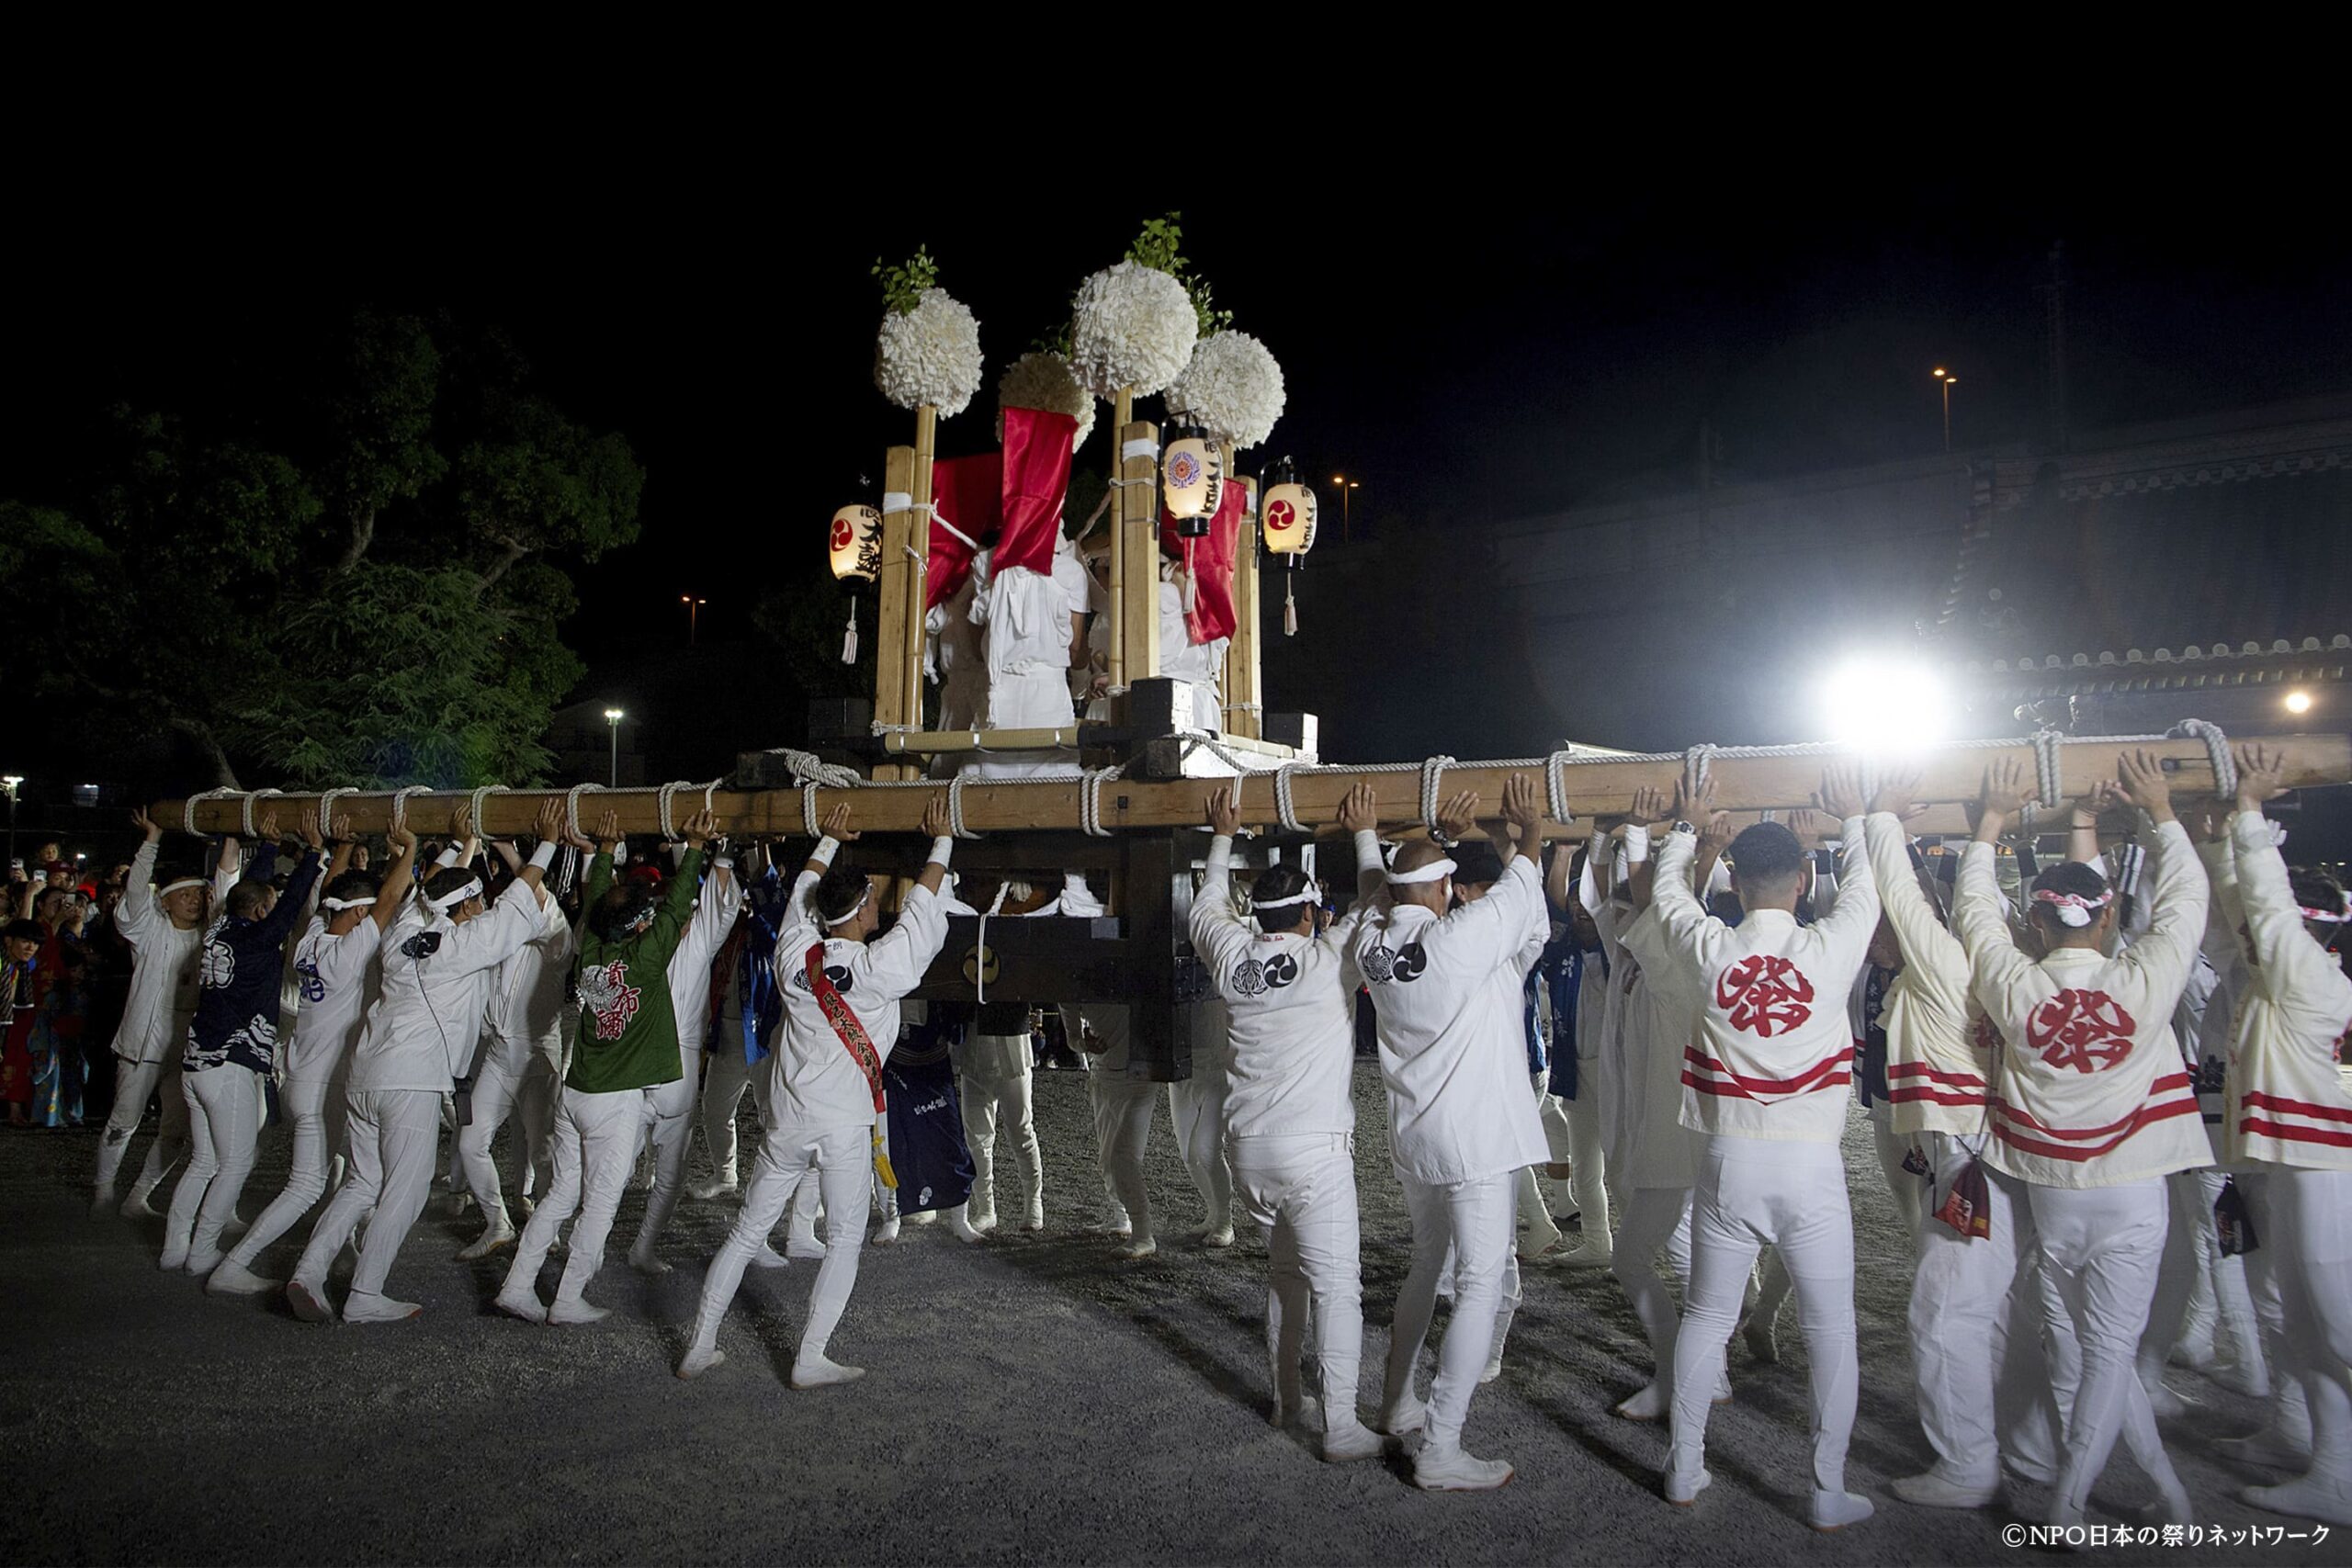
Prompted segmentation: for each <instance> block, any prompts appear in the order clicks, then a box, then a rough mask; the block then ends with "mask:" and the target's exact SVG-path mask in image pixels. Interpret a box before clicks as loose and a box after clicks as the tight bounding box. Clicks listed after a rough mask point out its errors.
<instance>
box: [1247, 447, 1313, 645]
mask: <svg viewBox="0 0 2352 1568" xmlns="http://www.w3.org/2000/svg"><path fill="white" fill-rule="evenodd" d="M1269 477H1270V478H1271V479H1272V481H1273V482H1272V484H1270V485H1268V486H1267V487H1266V495H1265V500H1264V501H1263V502H1261V504H1260V507H1259V516H1260V517H1261V519H1262V521H1263V524H1264V529H1265V536H1266V552H1267V553H1268V554H1269V555H1277V556H1280V557H1282V558H1283V636H1284V637H1296V636H1297V635H1298V599H1297V596H1296V594H1295V592H1294V591H1293V587H1292V581H1293V574H1295V572H1296V571H1297V570H1298V563H1299V561H1300V559H1301V558H1304V557H1305V556H1306V552H1307V551H1308V550H1310V549H1313V548H1314V547H1315V491H1313V490H1311V489H1309V488H1308V487H1307V486H1306V485H1303V484H1300V483H1299V482H1298V480H1297V479H1296V478H1295V475H1294V473H1293V471H1292V468H1291V461H1290V459H1289V458H1288V457H1284V458H1283V460H1282V461H1281V462H1280V463H1277V464H1276V465H1275V466H1274V471H1273V473H1272V475H1270V476H1269Z"/></svg>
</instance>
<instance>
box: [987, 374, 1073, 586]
mask: <svg viewBox="0 0 2352 1568" xmlns="http://www.w3.org/2000/svg"><path fill="white" fill-rule="evenodd" d="M1076 434H1078V421H1076V420H1074V419H1072V418H1070V416H1069V415H1068V414H1066V413H1047V412H1046V411H1044V410H1043V409H1015V408H1008V409H1006V410H1005V411H1004V532H1003V533H1002V534H1001V535H1000V536H998V538H997V542H996V555H995V557H994V558H993V559H994V567H995V570H998V571H1002V570H1004V569H1005V568H1007V567H1009V566H1025V567H1027V568H1028V569H1029V570H1031V571H1034V572H1036V573H1037V574H1039V575H1040V576H1046V575H1050V574H1051V573H1052V571H1053V570H1054V539H1055V536H1057V534H1058V533H1059V532H1060V529H1061V521H1062V499H1063V497H1065V496H1067V495H1068V494H1069V457H1070V438H1071V437H1072V436H1074V435H1076ZM966 531H967V532H969V530H968V529H967V530H966Z"/></svg>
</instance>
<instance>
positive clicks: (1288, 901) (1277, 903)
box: [1250, 882, 1323, 909]
mask: <svg viewBox="0 0 2352 1568" xmlns="http://www.w3.org/2000/svg"><path fill="white" fill-rule="evenodd" d="M1321 902H1323V889H1321V888H1320V887H1317V886H1315V884H1313V883H1312V882H1310V883H1308V884H1307V885H1306V886H1305V887H1303V888H1301V889H1299V890H1298V891H1297V892H1295V893H1294V894H1292V895H1291V896H1290V897H1287V898H1253V899H1251V900H1250V908H1252V909H1287V908H1290V907H1291V906H1292V905H1294V904H1320V903H1321Z"/></svg>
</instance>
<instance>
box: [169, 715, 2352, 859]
mask: <svg viewBox="0 0 2352 1568" xmlns="http://www.w3.org/2000/svg"><path fill="white" fill-rule="evenodd" d="M2253 739H2259V740H2260V741H2261V742H2262V743H2263V744H2265V745H2267V746H2269V747H2272V748H2274V749H2275V750H2278V752H2279V753H2280V754H2281V755H2282V756H2284V757H2285V758H2286V760H2287V784H2288V785H2289V787H2290V788H2296V789H2302V788H2309V787H2312V786H2314V785H2321V784H2345V783H2347V782H2352V738H2346V737H2345V736H2342V735H2277V736H2260V737H2255V738H2253ZM2143 748H2144V749H2145V750H2150V751H2153V752H2154V753H2155V754H2157V755H2158V756H2160V757H2163V758H2164V759H2165V761H2166V764H2167V766H2168V767H2169V768H2170V770H2171V771H2172V773H2173V775H2174V787H2175V789H2177V791H2179V792H2180V793H2181V794H2182V795H2188V796H2196V795H2211V793H2212V792H2213V773H2212V768H2211V763H2210V762H2209V761H2207V758H2206V752H2205V748H2204V747H2203V746H2202V745H2201V744H2199V742H2197V741H2194V740H2154V741H2142V740H2115V739H2099V738H2096V737H2094V738H2086V739H2070V740H2067V741H2066V742H2065V743H2064V746H2063V748H2062V750H2061V754H2060V764H2061V767H2060V773H2061V782H2062V784H2063V785H2064V795H2065V796H2066V797H2067V798H2068V799H2072V798H2074V797H2076V796H2079V795H2084V794H2086V793H2087V792H2088V791H2089V789H2090V787H2091V785H2092V784H2093V783H2094V782H2096V781H2098V780H2101V779H2109V778H2113V777H2114V776H2115V770H2116V761H2117V758H2118V757H2119V756H2120V754H2121V753H2123V752H2125V751H2129V750H2139V749H2143ZM1847 754H1848V753H1845V752H1843V751H1842V750H1840V749H1838V748H1836V747H1832V746H1826V745H1824V746H1817V747H1807V748H1787V747H1781V748H1774V749H1773V750H1772V751H1771V753H1770V755H1766V756H1760V757H1755V756H1751V757H1741V756H1736V755H1726V756H1718V757H1716V758H1715V759H1714V760H1713V763H1712V769H1713V777H1714V778H1715V780H1716V781H1717V804H1718V805H1719V806H1720V807H1723V808H1724V809H1725V810H1733V811H1758V810H1773V811H1787V810H1790V809H1792V808H1793V807H1804V806H1809V805H1810V804H1811V803H1812V800H1813V796H1814V794H1815V791H1816V790H1818V789H1819V788H1820V787H1821V774H1822V770H1823V768H1824V766H1825V765H1826V764H1827V763H1828V762H1829V761H1833V760H1835V759H1836V758H1838V757H1839V756H1842V755H1847ZM2002 756H2009V757H2014V758H2017V759H2018V761H2021V762H2023V763H2025V765H2026V766H2027V768H2028V769H2029V770H2030V769H2031V767H2032V765H2033V749H2032V746H2031V744H2030V742H2028V741H2025V740H2016V741H2011V742H2008V743H2007V744H2006V745H1965V746H1953V747H1947V748H1944V749H1942V750H1939V751H1937V752H1935V753H1933V754H1932V755H1930V756H1929V757H1928V758H1927V759H1925V768H1924V772H1923V773H1922V776H1921V783H1920V787H1919V789H1918V791H1917V795H1919V797H1920V798H1921V799H1923V800H1926V801H1928V802H1931V803H1936V804H1939V805H1951V804H1955V803H1959V802H1963V801H1968V800H1973V798H1974V797H1975V795H1976V794H1977V791H1978V789H1979V787H1980V786H1981V784H1982V783H1983V779H1984V773H1985V765H1986V764H1987V763H1988V762H1991V761H1994V760H1996V758H1999V757H2002ZM1681 766H1682V763H1681V759H1680V758H1679V757H1677V756H1670V755H1655V754H1654V755H1651V756H1634V757H1625V758H1615V757H1611V758H1596V759H1592V760H1589V761H1569V762H1566V763H1564V764H1563V765H1562V769H1561V772H1562V774H1563V782H1564V784H1565V785H1566V795H1567V805H1568V807H1569V809H1570V810H1571V811H1572V812H1573V813H1574V814H1575V817H1576V818H1577V819H1576V821H1574V822H1573V823H1569V824H1565V825H1561V824H1555V836H1556V837H1566V838H1582V837H1583V836H1585V834H1587V833H1588V832H1589V831H1590V830H1591V827H1592V823H1593V820H1594V819H1595V818H1604V819H1605V818H1614V817H1616V816H1619V815H1622V814H1623V812H1624V810H1625V808H1626V807H1627V806H1628V805H1629V804H1630V803H1631V802H1632V800H1633V797H1634V792H1635V791H1637V790H1639V789H1641V788H1642V787H1643V786H1645V785H1657V786H1658V787H1660V788H1665V789H1671V788H1672V787H1673V785H1674V782H1675V779H1676V776H1677V775H1678V774H1679V773H1680V772H1681ZM1513 773H1524V774H1526V775H1528V776H1529V777H1530V778H1532V779H1533V780H1534V781H1535V782H1536V784H1537V786H1538V790H1539V792H1540V791H1541V789H1542V785H1543V780H1544V768H1543V765H1542V764H1541V762H1533V763H1527V762H1522V763H1521V764H1519V765H1517V766H1511V765H1506V764H1504V763H1500V762H1491V761H1488V762H1457V763H1454V764H1453V765H1452V766H1450V767H1448V768H1447V769H1446V770H1445V772H1444V776H1443V778H1442V780H1441V781H1440V791H1441V793H1442V794H1447V795H1451V794H1453V793H1454V792H1456V791H1459V790H1469V791H1472V792H1473V793H1475V794H1476V795H1477V796H1478V802H1479V809H1480V810H1481V811H1482V812H1486V813H1493V812H1495V811H1497V810H1498V809H1499V807H1500V806H1501V802H1502V790H1503V784H1504V782H1505V781H1506V780H1507V779H1509V778H1510V776H1511V775H1512V774H1513ZM1359 782H1361V783H1364V784H1370V785H1371V786H1372V788H1373V790H1374V795H1375V797H1376V799H1377V801H1378V811H1379V816H1380V820H1381V821H1382V823H1383V824H1385V825H1389V826H1398V825H1410V824H1414V823H1418V822H1419V821H1420V819H1421V817H1420V783H1421V780H1420V773H1419V768H1418V766H1408V767H1405V768H1401V769H1395V768H1392V769H1383V770H1366V769H1363V768H1361V767H1347V766H1340V765H1334V766H1330V767H1324V768H1317V769H1314V770H1312V771H1305V770H1302V771H1299V772H1297V773H1294V774H1293V775H1292V780H1291V785H1292V789H1291V794H1292V800H1293V803H1294V805H1295V808H1296V811H1297V815H1298V818H1299V819H1300V820H1301V821H1302V822H1304V823H1306V824H1308V825H1310V826H1315V827H1318V828H1319V827H1320V826H1321V825H1324V824H1328V823H1329V822H1330V821H1331V820H1332V818H1333V817H1334V816H1335V815H1336V813H1337V812H1338V809H1339V805H1340V799H1341V798H1342V797H1343V796H1344V795H1346V794H1347V792H1348V790H1349V789H1350V788H1351V787H1352V786H1353V785H1354V784H1357V783H1359ZM947 787H948V786H947V783H946V781H944V780H943V781H939V782H936V783H931V782H921V783H901V784H865V785H860V786H857V787H854V788H847V789H820V790H819V791H817V792H816V808H817V812H818V815H819V816H820V817H822V816H823V814H824V813H825V812H827V811H829V810H831V808H832V807H834V806H835V805H839V804H847V805H849V806H850V807H851V808H852V809H853V811H854V813H855V818H856V822H857V825H858V827H859V829H861V830H869V831H875V832H884V833H907V832H912V831H914V830H915V829H916V828H917V825H918V824H919V823H920V821H921V820H922V812H923V807H925V806H926V805H927V804H928V803H929V802H930V801H931V800H933V798H935V797H938V796H940V795H944V793H945V792H946V789H947ZM1082 787H1084V786H1083V784H1081V783H1080V781H1078V780H1075V779H1034V780H1033V779H1007V780H979V779H975V780H972V781H970V783H969V784H967V787H966V788H965V789H964V791H963V809H964V819H965V823H966V826H967V827H968V828H970V829H973V830H975V831H978V832H1031V831H1036V830H1040V829H1050V830H1058V831H1061V832H1065V833H1067V832H1069V831H1070V830H1072V829H1076V828H1077V827H1079V825H1080V789H1081V788H1082ZM1214 787H1215V781H1213V780H1207V779H1200V778H1191V779H1164V780H1155V779H1113V780H1109V781H1106V782H1105V783H1104V784H1103V785H1102V786H1101V787H1100V791H1099V794H1098V796H1097V798H1098V800H1099V801H1100V804H1101V807H1102V820H1103V826H1104V827H1106V828H1108V829H1112V830H1114V831H1116V830H1119V829H1164V828H1188V827H1193V826H1195V825H1197V824H1198V823H1199V822H1200V820H1201V812H1202V803H1203V801H1204V799H1205V797H1206V796H1207V795H1208V793H1209V791H1210V790H1211V789H1212V788H1214ZM1239 787H1240V795H1241V814H1242V820H1243V821H1244V822H1245V823H1247V824H1249V825H1250V826H1253V827H1258V828H1271V827H1276V826H1279V822H1280V818H1279V817H1278V816H1277V814H1276V811H1275V804H1274V785H1273V777H1272V773H1270V772H1261V773H1251V774H1250V775H1249V776H1248V777H1246V778H1244V779H1243V780H1242V781H1241V783H1240V786H1239ZM563 794H564V792H563V791H561V790H553V791H548V790H517V791H515V792H513V793H511V794H496V795H486V796H484V798H483V805H482V817H483V822H482V827H483V828H484V829H485V830H486V831H488V832H491V833H493V834H499V835H511V834H520V833H527V832H529V831H530V830H531V824H532V821H533V819H534V818H535V817H536V816H537V812H538V805H539V802H540V801H542V800H544V799H546V798H548V795H555V796H557V797H558V798H560V797H561V796H562V795H563ZM658 798H659V792H658V791H656V790H651V789H636V790H613V791H605V790H597V789H583V791H582V798H581V802H580V816H581V819H582V824H583V825H584V826H586V827H588V828H589V829H592V830H593V829H594V825H595V822H596V820H597V818H599V817H600V816H601V815H602V814H603V812H604V811H605V810H606V809H611V810H613V811H614V812H615V813H616V816H617V817H618V818H619V822H620V826H621V829H622V830H623V831H624V832H628V833H632V834H646V833H653V832H657V831H659V830H660V817H659V811H658V804H657V803H658ZM241 799H242V797H240V796H235V795H231V796H226V797H219V798H211V799H200V800H199V801H198V804H197V806H196V810H195V818H196V826H197V828H198V830H199V831H201V832H207V833H232V832H235V831H237V830H238V829H239V826H240V823H241V822H242V820H243V811H242V808H241V804H240V802H241ZM468 799H469V792H467V791H464V790H442V791H436V792H433V793H429V794H420V795H411V796H410V797H409V799H408V803H407V808H406V809H407V819H408V823H409V825H410V826H411V827H412V828H414V829H418V830H420V831H424V832H433V833H439V832H444V831H447V827H448V822H449V818H450V813H451V812H452V810H453V809H455V808H456V807H459V806H463V805H465V804H466V802H467V801H468ZM317 803H318V796H317V795H315V794H303V795H286V796H284V797H282V798H279V799H276V800H273V801H270V802H268V803H266V805H265V806H264V807H261V809H265V810H274V811H275V812H276V813H277V818H278V825H279V827H280V828H281V829H292V828H293V827H294V826H295V824H296V822H297V820H298V814H299V813H301V812H306V811H315V810H316V809H317ZM701 804H702V792H701V791H700V790H698V789H694V790H685V791H682V792H680V793H679V794H678V795H676V796H675V797H674V799H673V812H672V819H673V824H674V823H676V822H682V821H684V819H685V818H686V817H688V816H689V815H691V814H692V813H693V812H694V811H695V809H696V808H698V807H700V805H701ZM712 804H713V807H714V808H715V810H716V811H717V813H718V820H719V826H720V828H721V829H722V830H724V831H727V832H729V833H735V834H758V835H763V836H767V837H775V838H791V837H797V836H799V835H801V834H802V832H803V830H804V829H803V825H802V818H801V811H802V795H801V792H800V791H797V790H763V791H739V790H719V791H717V792H716V793H715V795H714V797H713V802H712ZM150 809H151V811H152V812H153V816H154V818H155V819H156V820H157V821H159V822H161V823H163V824H164V826H165V827H167V828H175V827H177V826H178V825H179V824H180V822H181V821H182V803H181V802H180V801H177V800H165V801H162V802H159V803H157V804H156V805H155V806H154V807H151V808H150ZM334 809H335V814H336V815H337V816H338V817H343V818H348V819H349V821H350V822H351V824H352V827H353V829H355V830H356V831H359V832H364V833H374V832H381V831H382V830H383V829H384V827H385V825H386V823H387V822H388V820H389V819H390V795H388V794H374V795H345V796H342V797H340V798H339V799H337V801H336V802H335V807H334ZM2056 815H2057V813H2056V811H2054V810H2053V811H2052V812H2051V813H2050V814H2048V815H2047V816H2045V818H2043V824H2044V830H2045V831H2049V830H2054V829H2052V828H2051V827H2050V826H2049V823H2050V818H2052V817H2055V816H2056ZM1936 830H1943V829H1936ZM1949 830H1951V831H1959V830H1962V829H1958V828H1953V829H1949Z"/></svg>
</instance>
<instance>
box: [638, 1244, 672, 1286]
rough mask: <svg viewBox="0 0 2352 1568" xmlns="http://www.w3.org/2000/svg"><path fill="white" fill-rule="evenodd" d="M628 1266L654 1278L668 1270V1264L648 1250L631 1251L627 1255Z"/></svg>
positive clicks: (658, 1277) (659, 1276)
mask: <svg viewBox="0 0 2352 1568" xmlns="http://www.w3.org/2000/svg"><path fill="white" fill-rule="evenodd" d="M628 1266H629V1267H630V1268H632V1269H636V1270H637V1271H638V1272H639V1273H640V1274H643V1275H646V1276H648V1277H649V1278H651V1279H656V1280H658V1279H660V1278H661V1277H662V1275H664V1274H667V1273H669V1272H670V1266H669V1265H668V1264H667V1263H664V1262H662V1259H660V1258H656V1257H655V1256H654V1255H653V1254H651V1253H650V1252H637V1251H631V1252H630V1253H629V1255H628Z"/></svg>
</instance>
